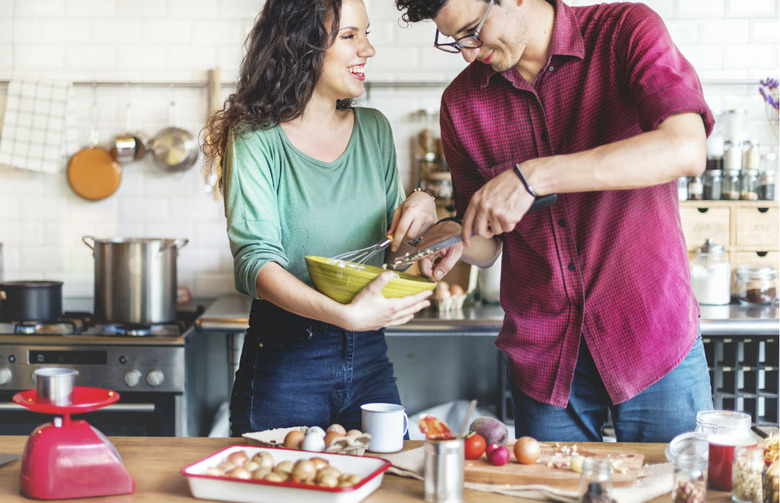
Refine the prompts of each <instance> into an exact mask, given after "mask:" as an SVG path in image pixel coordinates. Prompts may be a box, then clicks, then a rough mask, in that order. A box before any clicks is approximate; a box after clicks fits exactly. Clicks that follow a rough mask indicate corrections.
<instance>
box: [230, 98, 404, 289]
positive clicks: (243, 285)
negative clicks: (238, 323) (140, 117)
mask: <svg viewBox="0 0 780 503" xmlns="http://www.w3.org/2000/svg"><path fill="white" fill-rule="evenodd" d="M353 110H354V114H355V125H354V127H353V129H352V136H351V138H350V140H349V145H348V146H347V149H346V151H344V153H343V154H342V155H341V157H339V158H338V159H337V160H335V161H333V162H323V161H318V160H317V159H314V158H312V157H309V156H308V155H306V154H304V153H303V152H301V151H300V150H298V149H297V148H295V146H293V144H292V143H291V142H290V140H289V139H288V138H287V135H286V134H285V133H284V130H283V129H282V127H281V126H280V125H276V126H274V127H272V128H270V129H263V130H257V131H252V132H249V133H246V134H238V133H237V132H235V131H231V137H230V140H229V141H228V145H227V148H226V152H225V156H224V159H223V166H224V169H225V173H224V182H225V215H226V216H227V230H228V239H229V240H230V249H231V251H232V253H233V269H234V274H235V282H236V289H237V290H238V291H239V292H241V293H244V294H246V295H249V296H251V297H253V298H259V297H258V295H257V283H256V279H257V274H258V273H259V272H260V269H261V268H262V267H263V266H264V265H265V264H266V263H268V262H271V261H273V262H277V263H279V264H280V265H281V266H282V267H284V268H285V269H286V270H287V271H289V272H290V273H292V274H293V275H294V276H295V277H297V278H298V279H300V280H301V281H303V282H305V283H307V284H309V285H311V284H312V282H311V279H310V278H309V273H308V271H307V270H306V260H305V258H304V257H305V256H306V255H317V256H321V257H332V256H334V255H337V254H340V253H344V252H347V251H351V250H357V249H359V248H364V247H366V246H369V245H372V244H374V243H377V242H379V241H380V240H382V238H384V236H385V234H386V233H387V230H388V228H389V226H390V223H391V220H392V216H393V211H394V210H395V208H397V207H398V206H399V205H400V204H401V203H402V202H403V200H404V191H403V187H402V186H401V183H400V178H399V175H398V167H397V165H396V154H395V145H394V143H393V134H392V131H391V129H390V124H389V123H388V121H387V119H386V118H385V116H384V115H382V114H381V113H380V112H379V111H377V110H374V109H371V108H354V109H353ZM382 258H383V256H382V254H381V253H380V254H378V255H377V256H376V259H375V260H372V262H371V263H373V264H374V265H381V264H382Z"/></svg>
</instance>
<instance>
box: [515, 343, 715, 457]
mask: <svg viewBox="0 0 780 503" xmlns="http://www.w3.org/2000/svg"><path fill="white" fill-rule="evenodd" d="M606 371H607V372H609V370H608V369H607V370H606ZM712 407H713V403H712V390H711V388H710V378H709V373H708V371H707V359H706V356H705V354H704V344H703V343H702V340H701V334H699V336H698V337H697V338H696V342H695V343H694V345H693V347H692V348H691V350H690V352H689V353H688V356H686V357H685V359H684V360H683V361H682V362H680V364H679V365H678V366H677V367H676V368H675V369H674V370H672V371H671V372H669V373H668V374H667V375H666V376H664V377H663V378H662V379H661V380H659V381H657V382H656V383H654V384H653V385H651V386H650V387H648V388H647V389H645V390H644V391H642V392H641V393H640V394H639V395H637V396H635V397H633V398H631V399H630V400H627V401H626V402H623V403H619V404H617V405H613V404H612V402H611V401H610V399H609V396H608V395H607V391H606V389H605V388H604V384H603V383H602V380H601V377H600V376H599V373H598V370H596V366H595V364H594V363H593V358H592V357H591V355H590V351H589V350H588V348H587V346H586V345H585V341H584V340H582V341H580V352H579V356H578V358H577V367H576V369H575V371H574V381H573V383H572V389H571V393H570V395H569V404H568V406H567V407H566V408H565V409H561V408H559V407H554V406H552V405H547V404H544V403H541V402H538V401H536V400H534V399H532V398H530V397H529V396H527V395H526V394H525V393H523V392H522V391H520V390H519V389H517V387H516V386H514V385H512V409H513V412H514V416H515V435H516V436H517V437H518V438H520V437H521V436H523V435H530V436H532V437H534V438H536V439H538V440H544V441H562V442H600V441H601V440H602V436H601V429H602V427H603V426H604V423H605V421H606V419H607V411H608V410H609V411H610V412H611V413H612V423H613V425H614V428H615V436H616V437H617V441H618V442H669V441H670V440H672V439H673V438H674V437H675V436H676V435H678V434H680V433H684V432H688V431H694V430H695V429H696V413H697V412H698V411H700V410H708V409H712Z"/></svg>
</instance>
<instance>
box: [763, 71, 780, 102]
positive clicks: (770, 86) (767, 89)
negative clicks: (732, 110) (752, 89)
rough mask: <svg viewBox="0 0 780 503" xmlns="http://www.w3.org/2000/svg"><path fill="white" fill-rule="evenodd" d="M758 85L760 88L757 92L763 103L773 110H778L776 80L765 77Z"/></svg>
mask: <svg viewBox="0 0 780 503" xmlns="http://www.w3.org/2000/svg"><path fill="white" fill-rule="evenodd" d="M759 83H760V84H761V87H759V88H758V92H760V93H761V96H763V97H764V101H766V102H767V103H768V104H769V106H771V107H772V108H774V109H775V110H780V98H779V97H778V82H777V79H773V78H769V77H767V78H766V79H764V80H759Z"/></svg>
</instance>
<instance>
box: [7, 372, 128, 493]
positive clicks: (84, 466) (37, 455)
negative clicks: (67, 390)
mask: <svg viewBox="0 0 780 503" xmlns="http://www.w3.org/2000/svg"><path fill="white" fill-rule="evenodd" d="M13 400H14V402H16V403H17V404H19V405H22V406H24V407H27V408H28V409H30V410H33V411H35V412H40V413H43V414H57V415H61V416H62V417H55V418H54V420H53V421H52V422H50V423H46V424H43V425H41V426H39V427H37V428H35V430H34V431H33V432H32V434H31V435H30V438H29V439H27V444H26V445H25V447H24V456H23V457H22V469H21V474H20V477H19V488H20V490H21V492H22V494H24V495H25V496H28V497H30V498H36V499H67V498H87V497H92V496H108V495H112V494H128V493H132V492H134V491H135V481H133V479H132V477H130V474H129V473H127V470H125V467H124V466H122V459H121V458H120V457H119V453H118V452H117V450H116V448H115V447H114V445H113V444H112V443H111V441H109V440H108V438H106V436H105V435H103V433H101V432H100V431H98V430H97V429H95V428H93V427H92V426H90V425H89V423H87V422H86V421H84V420H83V419H79V420H75V421H71V419H70V415H71V414H81V413H85V412H89V411H92V410H96V409H99V408H101V407H105V406H106V405H109V404H112V403H114V402H116V401H117V400H119V393H117V392H115V391H109V390H106V389H101V388H87V387H79V386H77V387H75V388H73V403H72V404H70V405H55V404H52V403H50V402H49V401H47V400H43V399H42V398H41V397H39V396H38V393H37V391H36V390H29V391H23V392H21V393H17V394H16V395H14V397H13Z"/></svg>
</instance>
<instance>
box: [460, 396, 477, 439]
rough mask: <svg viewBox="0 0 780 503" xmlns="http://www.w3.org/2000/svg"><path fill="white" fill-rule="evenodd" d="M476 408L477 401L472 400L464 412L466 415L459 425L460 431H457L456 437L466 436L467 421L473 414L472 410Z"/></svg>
mask: <svg viewBox="0 0 780 503" xmlns="http://www.w3.org/2000/svg"><path fill="white" fill-rule="evenodd" d="M476 408H477V401H476V400H472V401H471V402H470V403H469V408H468V410H466V415H465V416H464V417H463V422H462V423H461V424H460V429H459V430H458V436H459V437H462V436H463V435H465V434H466V427H467V426H468V425H469V419H471V415H472V414H473V413H474V409H476Z"/></svg>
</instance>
